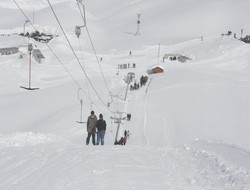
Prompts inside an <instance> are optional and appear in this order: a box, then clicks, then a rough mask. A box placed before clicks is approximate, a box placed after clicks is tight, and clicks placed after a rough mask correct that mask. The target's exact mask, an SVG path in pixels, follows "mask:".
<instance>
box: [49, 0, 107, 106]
mask: <svg viewBox="0 0 250 190" xmlns="http://www.w3.org/2000/svg"><path fill="white" fill-rule="evenodd" d="M47 2H48V4H49V6H50V8H51V11H52V12H53V14H54V16H55V18H56V20H57V22H58V24H59V26H60V28H61V30H62V32H63V34H64V36H65V38H66V40H67V42H68V44H69V46H70V49H71V50H72V53H73V54H74V56H75V58H76V60H77V62H78V64H79V65H80V67H81V69H82V71H83V73H84V74H85V76H86V78H87V79H88V81H89V83H90V85H91V86H92V88H93V89H94V91H95V93H96V95H97V97H98V98H99V99H100V100H101V102H102V103H103V105H104V106H105V108H107V109H108V110H109V111H110V109H109V107H107V105H106V104H105V103H104V101H103V100H102V98H101V96H100V95H99V94H98V92H97V90H96V88H95V87H94V85H93V83H92V82H91V80H90V79H89V77H88V75H87V73H86V71H85V70H84V68H83V66H82V65H81V63H80V61H79V59H78V57H77V55H76V53H75V51H74V49H73V47H72V45H71V43H70V41H69V39H68V37H67V35H66V33H65V31H64V29H63V27H62V25H61V23H60V21H59V19H58V17H57V15H56V13H55V11H54V9H53V7H52V5H51V3H50V1H49V0H47Z"/></svg>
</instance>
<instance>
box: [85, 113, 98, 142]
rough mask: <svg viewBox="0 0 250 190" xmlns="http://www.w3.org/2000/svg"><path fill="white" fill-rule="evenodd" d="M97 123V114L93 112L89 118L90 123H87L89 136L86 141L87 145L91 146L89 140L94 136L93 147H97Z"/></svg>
mask: <svg viewBox="0 0 250 190" xmlns="http://www.w3.org/2000/svg"><path fill="white" fill-rule="evenodd" d="M96 123H97V117H96V115H95V112H94V111H91V115H90V116H89V117H88V121H87V132H88V136H87V139H86V145H88V144H89V140H90V137H91V136H92V143H93V145H95V133H96Z"/></svg>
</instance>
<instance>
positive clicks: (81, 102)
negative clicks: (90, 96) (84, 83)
mask: <svg viewBox="0 0 250 190" xmlns="http://www.w3.org/2000/svg"><path fill="white" fill-rule="evenodd" d="M80 90H81V88H79V89H78V100H79V101H80V105H81V109H80V121H77V123H80V124H83V123H86V122H84V121H82V105H83V100H82V99H80Z"/></svg>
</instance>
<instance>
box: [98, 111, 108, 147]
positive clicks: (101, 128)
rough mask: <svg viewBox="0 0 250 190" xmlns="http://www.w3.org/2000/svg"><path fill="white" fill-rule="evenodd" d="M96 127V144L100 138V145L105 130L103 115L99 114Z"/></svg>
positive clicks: (102, 143)
mask: <svg viewBox="0 0 250 190" xmlns="http://www.w3.org/2000/svg"><path fill="white" fill-rule="evenodd" d="M96 127H97V145H99V143H100V140H101V145H104V136H105V132H106V121H105V120H104V119H103V115H102V114H100V115H99V120H98V121H97V124H96Z"/></svg>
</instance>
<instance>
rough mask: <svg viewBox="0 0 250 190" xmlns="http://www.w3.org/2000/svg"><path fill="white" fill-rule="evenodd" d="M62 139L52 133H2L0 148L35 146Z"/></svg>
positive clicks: (0, 135)
mask: <svg viewBox="0 0 250 190" xmlns="http://www.w3.org/2000/svg"><path fill="white" fill-rule="evenodd" d="M60 141H62V138H60V137H57V136H55V135H52V134H39V133H33V132H17V133H12V134H8V135H2V134H0V148H4V147H22V146H34V145H39V144H46V143H52V142H53V143H55V142H60Z"/></svg>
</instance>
